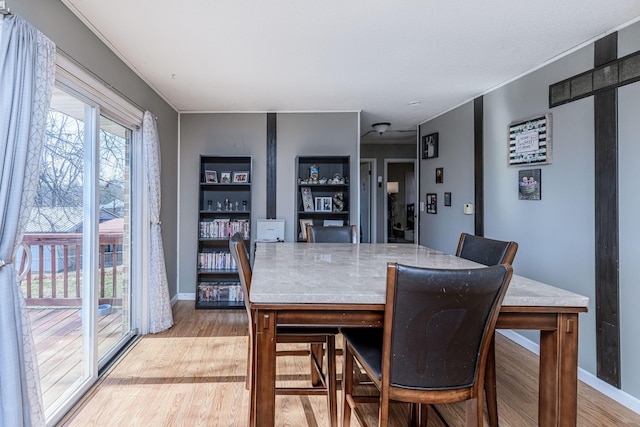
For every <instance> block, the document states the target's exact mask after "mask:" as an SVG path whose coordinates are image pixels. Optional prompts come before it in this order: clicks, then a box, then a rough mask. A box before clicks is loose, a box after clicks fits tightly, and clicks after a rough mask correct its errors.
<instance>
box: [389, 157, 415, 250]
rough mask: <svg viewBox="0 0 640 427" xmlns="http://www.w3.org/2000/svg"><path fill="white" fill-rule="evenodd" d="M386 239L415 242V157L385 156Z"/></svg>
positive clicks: (393, 241)
mask: <svg viewBox="0 0 640 427" xmlns="http://www.w3.org/2000/svg"><path fill="white" fill-rule="evenodd" d="M384 165H385V170H384V174H385V179H384V189H385V193H386V197H385V209H384V212H385V216H386V218H385V239H386V240H385V241H386V242H387V243H414V242H415V235H416V211H415V206H416V199H417V197H416V178H415V171H416V160H415V159H385V161H384Z"/></svg>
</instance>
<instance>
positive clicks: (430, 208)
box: [427, 193, 438, 214]
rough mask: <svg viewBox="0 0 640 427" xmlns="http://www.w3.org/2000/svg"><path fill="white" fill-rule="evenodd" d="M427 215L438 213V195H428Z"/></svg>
mask: <svg viewBox="0 0 640 427" xmlns="http://www.w3.org/2000/svg"><path fill="white" fill-rule="evenodd" d="M427 213H428V214H437V213H438V195H437V194H436V193H427Z"/></svg>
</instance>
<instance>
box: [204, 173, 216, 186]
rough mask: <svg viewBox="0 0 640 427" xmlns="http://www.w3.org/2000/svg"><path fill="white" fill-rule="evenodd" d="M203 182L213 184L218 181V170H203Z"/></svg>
mask: <svg viewBox="0 0 640 427" xmlns="http://www.w3.org/2000/svg"><path fill="white" fill-rule="evenodd" d="M204 182H206V183H207V184H212V183H213V184H215V183H217V182H218V172H216V171H204Z"/></svg>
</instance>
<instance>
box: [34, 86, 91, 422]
mask: <svg viewBox="0 0 640 427" xmlns="http://www.w3.org/2000/svg"><path fill="white" fill-rule="evenodd" d="M93 111H94V107H92V106H90V105H87V104H85V103H84V102H82V101H80V100H79V99H77V98H75V97H73V96H70V95H68V94H66V93H64V92H62V91H60V90H58V89H55V90H54V93H53V97H52V101H51V109H50V111H49V115H48V120H47V128H46V136H45V142H44V148H43V154H42V158H41V165H40V181H39V183H38V189H37V193H36V199H35V204H34V207H33V209H32V211H31V216H30V219H29V224H28V225H27V230H26V233H25V236H24V241H25V243H27V244H28V245H29V246H30V248H31V249H30V250H31V255H32V262H31V270H30V272H29V273H28V275H27V277H26V278H25V279H24V280H23V281H22V286H23V292H24V295H25V298H26V302H27V307H28V312H29V317H30V320H31V326H32V332H33V337H34V341H35V345H36V352H37V357H38V365H39V372H40V378H41V387H42V393H43V402H44V406H45V413H46V414H47V416H48V415H49V414H50V413H51V411H54V410H55V408H56V407H57V406H59V405H60V404H61V402H64V401H65V400H66V399H68V398H69V397H70V396H71V395H73V394H74V392H75V391H76V390H77V389H78V388H79V387H80V386H81V385H82V384H83V383H84V382H86V381H87V380H88V379H89V378H90V376H91V372H90V361H88V360H86V352H85V351H84V349H85V347H86V345H87V343H88V341H87V340H88V337H87V336H86V333H83V331H85V328H84V327H83V322H84V321H85V317H84V316H83V315H82V309H81V308H82V295H83V290H82V288H83V286H84V282H85V280H86V278H85V277H84V275H83V257H82V247H83V240H84V239H83V238H84V231H83V230H84V229H85V221H84V215H83V205H84V192H83V186H84V178H85V170H84V166H85V163H84V155H85V143H86V141H85V137H86V136H87V135H86V132H85V122H86V117H87V116H90V115H91V114H93Z"/></svg>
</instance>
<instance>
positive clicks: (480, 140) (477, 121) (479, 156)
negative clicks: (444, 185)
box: [473, 96, 484, 236]
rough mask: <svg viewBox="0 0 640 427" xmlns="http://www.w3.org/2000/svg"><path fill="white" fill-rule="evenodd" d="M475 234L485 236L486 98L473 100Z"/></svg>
mask: <svg viewBox="0 0 640 427" xmlns="http://www.w3.org/2000/svg"><path fill="white" fill-rule="evenodd" d="M473 174H474V178H473V182H474V194H475V200H474V204H475V217H474V234H475V235H476V236H484V98H483V97H482V96H481V97H479V98H476V99H474V100H473Z"/></svg>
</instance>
